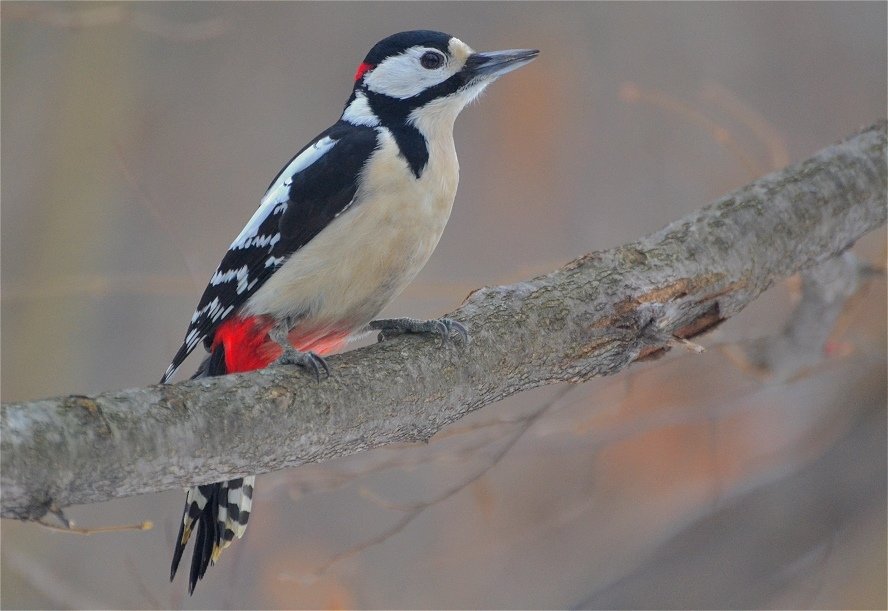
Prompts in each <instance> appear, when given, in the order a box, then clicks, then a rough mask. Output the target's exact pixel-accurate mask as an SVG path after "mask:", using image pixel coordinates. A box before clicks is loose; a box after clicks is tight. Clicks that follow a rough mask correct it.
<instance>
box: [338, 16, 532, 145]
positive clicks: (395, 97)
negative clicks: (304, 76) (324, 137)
mask: <svg viewBox="0 0 888 611" xmlns="http://www.w3.org/2000/svg"><path fill="white" fill-rule="evenodd" d="M538 54H539V51H537V50H536V49H512V50H508V51H492V52H476V51H474V50H473V49H472V48H471V47H470V46H469V45H467V44H466V43H464V42H463V41H461V40H460V39H458V38H456V37H454V36H450V35H449V34H444V33H443V32H434V31H431V30H412V31H409V32H400V33H398V34H393V35H392V36H389V37H388V38H384V39H383V40H381V41H379V42H378V43H376V44H375V45H374V46H373V48H372V49H370V52H369V53H368V54H367V56H366V57H365V58H364V61H363V62H361V64H360V65H359V66H358V69H357V71H356V72H355V85H354V89H353V92H352V96H351V98H350V99H349V102H348V105H347V106H346V109H345V112H344V113H343V119H344V120H346V121H349V122H351V123H355V124H359V125H378V124H380V123H382V124H383V125H386V124H392V123H396V124H397V123H403V122H408V123H411V124H413V125H415V126H417V128H418V129H419V130H420V131H425V129H423V126H424V125H425V126H426V127H428V126H430V125H434V126H436V127H441V126H446V124H448V123H449V125H450V126H452V124H453V120H454V119H455V118H456V116H457V115H458V114H459V112H460V111H461V110H462V109H463V108H465V106H466V105H467V104H468V103H469V102H471V101H472V100H474V99H475V98H476V97H478V95H479V94H480V93H481V92H482V91H483V90H484V89H485V88H486V87H487V86H488V85H489V84H490V83H492V82H493V81H495V80H496V79H497V78H499V77H500V76H502V75H504V74H506V73H507V72H511V71H512V70H515V69H517V68H520V67H522V66H524V65H526V64H528V63H530V62H531V61H533V60H534V59H535V58H536V56H537V55H538ZM441 124H443V125H441Z"/></svg>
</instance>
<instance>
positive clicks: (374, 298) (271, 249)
mask: <svg viewBox="0 0 888 611" xmlns="http://www.w3.org/2000/svg"><path fill="white" fill-rule="evenodd" d="M536 55H537V51H534V50H512V51H498V52H489V53H476V52H475V51H473V50H472V49H471V48H470V47H469V46H468V45H466V44H465V43H463V42H462V41H460V40H459V39H457V38H454V37H452V36H449V35H447V34H443V33H441V32H433V31H428V30H417V31H410V32H401V33H400V34H395V35H393V36H390V37H388V38H386V39H384V40H382V41H380V42H379V43H377V44H376V45H375V46H374V47H373V48H372V49H371V50H370V52H369V53H368V54H367V56H366V58H365V59H364V61H363V62H362V63H361V64H360V66H359V67H358V70H357V73H356V74H355V84H354V87H353V90H352V93H351V96H350V97H349V99H348V102H347V103H346V106H345V109H344V111H343V113H342V116H341V118H340V119H339V121H337V122H336V123H335V124H334V125H333V126H332V127H330V128H329V129H327V130H326V131H324V132H322V133H321V134H320V135H318V136H317V137H316V138H315V139H314V140H312V141H311V142H310V143H309V144H308V145H306V146H305V147H304V148H303V149H302V150H301V151H299V153H297V154H296V156H295V157H293V159H292V160H291V161H290V162H289V163H288V164H287V165H286V166H285V167H284V169H283V170H281V172H280V173H279V174H278V175H277V177H276V178H275V179H274V180H273V181H272V183H271V185H270V186H269V188H268V190H267V192H266V193H265V196H264V197H263V198H262V200H261V203H260V206H259V208H258V210H256V212H255V213H254V214H253V216H252V217H251V218H250V220H249V221H248V222H247V224H246V226H245V227H244V229H243V230H242V231H241V233H240V234H239V235H238V236H237V237H236V238H235V239H234V241H233V242H232V243H231V245H230V247H229V249H228V252H227V253H226V254H225V256H224V257H223V259H222V262H221V263H220V264H219V267H218V268H217V270H216V272H215V273H214V274H213V276H212V278H211V279H210V283H209V284H208V285H207V288H206V289H205V291H204V293H203V296H202V297H201V299H200V302H199V303H198V306H197V309H196V310H195V312H194V315H193V316H192V318H191V322H190V324H189V326H188V329H187V331H186V335H185V339H184V341H183V343H182V345H181V347H180V348H179V350H178V352H177V353H176V355H175V357H174V358H173V360H172V362H171V363H170V365H169V367H168V368H167V370H166V372H165V373H164V375H163V378H162V379H161V382H162V383H165V382H168V381H169V380H170V379H171V377H172V376H173V375H174V374H175V372H176V370H177V369H178V368H179V366H180V365H181V364H182V363H183V362H184V360H185V359H186V358H187V356H188V355H189V354H190V353H191V352H192V351H193V350H194V349H195V348H196V347H197V345H198V344H200V343H203V344H204V346H205V347H206V348H207V350H208V351H209V353H210V354H209V356H208V357H207V359H206V360H205V361H204V363H203V364H202V365H201V366H200V368H199V369H198V372H197V374H196V375H195V377H204V376H214V375H223V374H227V373H232V372H237V371H247V370H252V369H257V368H261V367H265V366H266V365H268V364H269V363H271V362H272V361H273V360H274V359H275V358H277V356H278V355H281V354H282V353H283V355H284V357H288V358H290V359H293V358H296V360H288V362H296V363H299V364H303V365H304V364H306V363H307V362H312V363H313V364H314V366H315V369H316V371H317V360H315V361H312V360H311V359H309V360H300V359H304V357H305V356H306V355H311V357H312V358H313V359H319V357H317V356H316V355H315V354H313V353H314V352H317V353H318V354H326V353H329V352H331V351H333V350H336V349H338V348H340V347H342V346H343V345H344V344H345V343H346V342H347V341H348V338H349V337H350V336H352V335H353V334H355V333H357V332H360V331H361V330H362V329H364V328H365V327H366V325H367V324H368V323H370V321H371V320H372V319H373V317H374V316H376V315H377V314H378V313H379V311H380V310H382V308H383V307H385V305H386V304H387V303H388V302H389V301H390V300H391V299H392V298H393V297H394V296H395V295H397V294H398V293H399V292H400V291H401V290H403V288H404V287H405V286H406V285H407V284H408V283H409V282H410V281H411V280H412V279H413V277H414V276H415V275H416V274H417V273H418V272H419V270H420V269H422V267H423V266H424V265H425V263H426V261H427V260H428V258H429V256H431V253H432V251H433V250H434V248H435V246H436V245H437V243H438V240H439V238H440V237H441V233H442V232H443V230H444V226H445V224H446V223H447V219H448V218H449V216H450V210H451V207H452V205H453V199H454V196H455V194H456V187H457V183H458V178H459V164H458V161H457V158H456V149H455V146H454V143H453V123H454V121H455V119H456V116H457V115H458V114H459V112H460V111H461V110H462V109H463V108H464V107H465V106H466V105H467V104H468V103H469V102H471V101H472V100H473V99H475V98H476V97H477V96H478V95H479V94H480V93H481V91H483V90H484V88H485V87H486V86H487V85H489V84H490V83H491V82H493V81H494V80H495V79H496V78H498V77H499V76H501V75H503V74H505V73H507V72H510V71H512V70H514V69H516V68H519V67H521V66H523V65H525V64H527V63H529V62H530V61H532V60H533V59H534V58H535V57H536ZM373 328H374V329H378V330H383V331H385V330H387V329H391V330H394V331H418V332H426V331H429V330H442V329H443V332H444V333H449V332H450V331H451V330H456V331H459V332H460V333H461V334H464V333H465V329H464V327H462V325H459V324H458V323H456V322H454V321H446V324H443V323H440V322H437V321H432V322H431V323H428V322H423V321H415V320H412V319H396V320H394V321H374V326H373ZM284 344H286V345H284ZM309 351H312V352H309ZM294 355H295V356H294ZM319 360H320V362H321V363H322V364H323V365H324V367H325V368H326V364H325V363H323V360H322V359H319ZM253 484H254V478H252V477H245V478H241V479H237V480H231V481H228V482H219V483H215V484H209V485H205V486H196V487H194V488H191V489H190V490H188V493H187V497H186V503H185V509H184V512H183V518H182V524H181V526H180V531H179V536H178V537H177V540H176V544H175V549H174V557H173V564H172V569H171V578H172V577H173V576H175V573H176V570H177V568H178V565H179V562H180V560H181V558H182V555H183V553H184V549H185V546H186V544H187V542H188V540H189V538H190V535H191V534H192V532H195V531H196V533H197V536H196V543H195V549H194V552H193V557H192V564H191V573H190V578H189V592H191V591H193V589H194V586H195V584H196V582H197V581H198V580H199V579H201V578H202V577H203V575H204V573H205V572H206V569H207V567H208V566H209V565H210V564H212V563H214V562H215V561H216V560H217V559H218V558H219V554H220V553H221V551H222V549H224V548H225V547H227V546H228V545H229V544H230V543H231V541H232V540H233V539H234V538H238V537H240V536H241V535H242V534H243V532H244V529H245V528H246V523H247V519H248V518H249V516H250V511H251V509H252V492H253Z"/></svg>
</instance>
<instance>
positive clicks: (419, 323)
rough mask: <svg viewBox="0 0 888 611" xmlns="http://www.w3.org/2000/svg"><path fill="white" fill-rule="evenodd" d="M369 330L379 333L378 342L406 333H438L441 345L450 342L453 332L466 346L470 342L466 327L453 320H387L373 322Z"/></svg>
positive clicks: (368, 327) (368, 326)
mask: <svg viewBox="0 0 888 611" xmlns="http://www.w3.org/2000/svg"><path fill="white" fill-rule="evenodd" d="M367 329H368V330H373V331H379V335H378V336H377V340H378V341H380V342H381V341H384V340H386V339H389V338H392V337H395V336H396V335H402V334H404V333H437V334H438V335H440V336H441V345H442V346H444V345H445V344H447V342H448V341H449V340H450V335H451V334H452V333H453V332H456V334H457V335H458V336H459V337H460V338H462V341H463V343H464V344H467V343H468V342H469V332H468V330H467V329H466V327H465V325H463V324H462V323H460V322H457V321H455V320H453V319H451V318H438V319H434V320H417V319H416V318H385V319H382V320H373V321H370V323H369V324H368V325H367Z"/></svg>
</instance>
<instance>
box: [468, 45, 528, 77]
mask: <svg viewBox="0 0 888 611" xmlns="http://www.w3.org/2000/svg"><path fill="white" fill-rule="evenodd" d="M539 54H540V52H539V50H538V49H509V50H508V51H486V52H484V53H472V54H471V55H470V56H469V58H468V59H467V60H466V65H465V67H464V68H463V70H466V71H467V72H468V73H469V76H470V78H471V79H472V80H477V79H484V80H487V79H490V80H493V79H495V78H497V77H500V76H502V75H504V74H506V73H507V72H511V71H512V70H517V69H518V68H520V67H521V66H526V65H527V64H529V63H530V62H532V61H533V60H535V59H536V57H537V55H539Z"/></svg>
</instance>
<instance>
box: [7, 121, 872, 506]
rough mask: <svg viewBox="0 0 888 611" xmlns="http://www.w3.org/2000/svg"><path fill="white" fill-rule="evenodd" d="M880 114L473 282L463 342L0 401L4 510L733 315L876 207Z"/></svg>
mask: <svg viewBox="0 0 888 611" xmlns="http://www.w3.org/2000/svg"><path fill="white" fill-rule="evenodd" d="M885 153H886V123H885V122H884V121H881V122H879V123H878V124H876V125H874V126H872V127H870V128H868V129H865V130H864V131H862V132H860V133H858V134H856V135H854V136H852V137H850V138H848V139H847V140H845V141H844V142H842V143H840V144H837V145H835V146H831V147H829V148H826V149H824V150H823V151H821V152H820V153H818V154H817V155H815V156H814V157H811V158H810V159H808V160H806V161H804V162H802V163H800V164H797V165H794V166H791V167H789V168H787V169H784V170H782V171H780V172H776V173H774V174H771V175H769V176H766V177H764V178H762V179H760V180H757V181H755V182H754V183H752V184H750V185H748V186H746V187H744V188H742V189H739V190H738V191H736V192H734V193H732V194H730V195H728V196H726V197H724V198H722V199H721V200H719V201H717V202H715V203H713V204H711V205H709V206H707V207H705V208H703V209H701V210H699V211H697V212H695V213H693V214H691V215H689V216H687V217H685V218H683V219H681V220H679V221H676V222H674V223H672V224H670V225H669V226H667V227H665V228H664V229H662V230H660V231H658V232H656V233H654V234H652V235H649V236H647V237H645V238H643V239H641V240H638V241H637V242H634V243H631V244H627V245H625V246H621V247H619V248H615V249H612V250H608V251H604V252H595V253H590V254H588V255H585V256H583V257H581V258H579V259H577V260H575V261H572V262H570V263H568V264H567V265H565V266H564V267H562V268H561V269H558V270H555V271H553V272H551V273H549V274H546V275H544V276H540V277H537V278H534V279H532V280H528V281H526V282H520V283H517V284H512V285H509V286H500V287H493V288H483V289H480V290H477V291H475V292H474V293H472V294H471V295H470V296H469V297H468V298H467V300H466V301H465V303H464V304H463V305H462V306H461V307H460V308H458V309H457V310H456V311H454V312H452V313H451V314H449V315H448V316H450V317H452V318H455V319H457V320H460V321H462V322H463V323H465V324H466V325H467V326H468V327H469V329H470V331H471V334H472V341H471V343H470V344H469V345H468V346H462V345H461V344H458V343H453V342H452V343H451V344H450V345H448V346H447V347H445V348H443V349H442V348H441V347H440V345H439V342H438V340H436V339H434V338H426V337H415V336H414V337H402V338H398V339H394V340H390V341H387V342H383V343H380V344H376V345H374V346H370V347H367V348H363V349H360V350H355V351H352V352H349V353H346V354H343V355H340V356H336V357H333V358H331V359H329V362H330V366H331V368H332V369H333V371H334V375H333V376H332V377H330V378H329V379H325V380H323V381H321V382H320V383H319V384H318V383H315V381H314V379H312V378H310V377H309V376H306V375H304V374H302V373H299V372H294V371H293V370H292V369H290V368H272V369H268V370H263V371H258V372H252V373H249V374H239V375H231V376H226V377H221V378H213V379H208V380H200V381H193V382H182V383H179V384H173V385H166V386H150V387H147V388H136V389H130V390H124V391H119V392H108V393H103V394H100V395H96V396H93V397H85V396H68V397H60V398H54V399H46V400H42V401H32V402H27V403H17V404H7V405H3V407H2V445H0V453H2V464H3V470H2V488H3V490H2V492H3V494H2V516H3V517H12V518H20V519H29V518H30V519H33V518H37V517H40V516H41V515H43V514H44V513H45V512H46V511H47V510H48V509H49V508H55V507H63V506H67V505H71V504H77V503H90V502H97V501H103V500H107V499H110V498H115V497H122V496H128V495H133V494H140V493H145V492H155V491H161V490H167V489H171V488H178V487H183V486H185V485H189V484H197V483H207V482H211V481H216V480H220V479H224V478H230V477H232V476H237V475H244V474H250V473H265V472H268V471H272V470H275V469H281V468H285V467H292V466H296V465H299V464H303V463H308V462H316V461H320V460H324V459H328V458H332V457H336V456H342V455H347V454H353V453H355V452H358V451H360V450H364V449H368V448H373V447H377V446H381V445H385V444H388V443H392V442H404V441H424V440H427V439H429V437H431V436H432V435H434V434H435V433H436V432H437V431H438V430H440V429H441V427H443V426H444V425H446V424H448V423H450V422H453V421H454V420H456V419H458V418H460V417H461V416H463V415H465V414H466V413H468V412H471V411H473V410H476V409H478V408H480V407H482V406H484V405H487V404H489V403H492V402H494V401H497V400H499V399H502V398H503V397H506V396H509V395H511V394H514V393H517V392H521V391H523V390H526V389H529V388H534V387H537V386H541V385H545V384H550V383H553V382H559V381H571V382H581V381H584V380H586V379H588V378H590V377H592V376H599V375H608V374H613V373H616V372H618V371H620V370H622V369H624V368H625V367H627V366H628V365H629V364H631V363H632V362H634V361H637V360H639V359H643V358H648V357H650V356H652V355H654V354H657V353H660V352H662V351H665V350H668V349H669V347H670V346H671V345H672V343H673V338H674V337H679V338H690V337H694V336H696V335H699V334H701V333H703V332H705V331H706V330H708V329H711V328H712V327H714V326H715V325H717V324H719V323H720V322H721V321H723V320H725V319H726V318H729V317H731V316H733V315H735V314H737V313H738V312H739V311H740V310H742V309H743V308H744V307H745V306H746V305H747V304H749V303H750V302H751V301H752V300H753V299H755V298H756V297H757V296H758V295H759V294H760V293H761V292H762V291H764V290H765V289H767V288H768V287H769V286H770V285H771V284H773V283H774V282H775V281H776V280H779V279H780V278H783V277H785V276H788V275H790V274H793V273H795V272H797V271H799V270H804V269H806V268H809V267H811V266H813V265H815V264H817V263H820V262H822V261H825V260H826V259H829V258H830V257H834V256H835V255H837V254H839V253H842V252H843V251H845V250H846V249H847V248H848V247H850V246H851V245H852V244H853V243H854V242H855V241H856V240H857V239H858V238H859V237H860V236H862V235H863V234H864V233H866V232H867V231H870V230H872V229H874V228H876V227H879V226H881V225H882V224H884V223H885V219H886V206H885V198H886V183H888V171H886V159H885Z"/></svg>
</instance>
